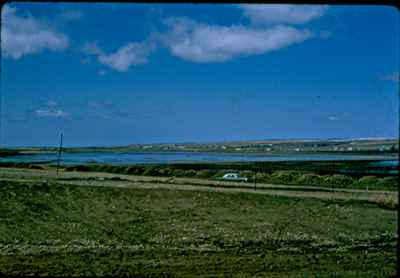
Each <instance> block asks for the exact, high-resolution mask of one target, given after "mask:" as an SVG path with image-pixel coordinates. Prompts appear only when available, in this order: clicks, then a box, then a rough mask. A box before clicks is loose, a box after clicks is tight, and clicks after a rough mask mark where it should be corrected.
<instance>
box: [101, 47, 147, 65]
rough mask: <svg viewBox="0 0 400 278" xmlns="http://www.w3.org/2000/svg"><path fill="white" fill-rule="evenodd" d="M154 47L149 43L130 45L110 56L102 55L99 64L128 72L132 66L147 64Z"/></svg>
mask: <svg viewBox="0 0 400 278" xmlns="http://www.w3.org/2000/svg"><path fill="white" fill-rule="evenodd" d="M151 51H152V47H151V46H150V45H148V44H147V43H128V44H127V45H125V46H123V47H121V48H120V49H118V50H117V51H116V52H114V53H111V54H109V55H104V54H103V55H100V56H99V62H100V63H102V64H103V65H106V66H109V67H110V68H113V69H115V70H117V71H127V70H128V69H129V67H130V66H131V65H140V64H146V63H147V62H148V60H147V56H148V55H149V54H150V52H151Z"/></svg>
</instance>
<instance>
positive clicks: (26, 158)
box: [0, 152, 397, 165]
mask: <svg viewBox="0 0 400 278" xmlns="http://www.w3.org/2000/svg"><path fill="white" fill-rule="evenodd" d="M57 156H58V154H56V153H49V154H35V155H21V156H14V157H4V158H0V162H26V163H38V162H39V163H40V162H49V163H56V161H57ZM379 159H382V160H385V159H388V157H385V156H367V155H343V154H342V155H340V154H286V155H256V154H230V153H206V152H171V153H165V152H164V153H162V152H151V153H150V152H141V153H140V152H135V153H115V152H112V153H111V152H109V153H107V152H87V153H63V154H62V158H61V164H66V165H72V164H84V163H88V162H91V163H94V162H96V163H106V164H114V165H122V164H145V163H177V162H233V161H239V162H245V161H318V160H379ZM389 159H390V158H389ZM390 161H392V162H389V163H397V161H396V160H394V159H393V158H392V159H391V160H390Z"/></svg>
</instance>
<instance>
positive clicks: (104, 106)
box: [87, 100, 114, 109]
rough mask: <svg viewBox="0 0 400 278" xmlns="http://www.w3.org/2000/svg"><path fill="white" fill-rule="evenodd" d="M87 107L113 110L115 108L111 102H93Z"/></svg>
mask: <svg viewBox="0 0 400 278" xmlns="http://www.w3.org/2000/svg"><path fill="white" fill-rule="evenodd" d="M87 105H88V106H89V107H90V108H94V109H111V108H113V107H114V103H113V102H112V101H110V100H91V101H89V102H88V103H87Z"/></svg>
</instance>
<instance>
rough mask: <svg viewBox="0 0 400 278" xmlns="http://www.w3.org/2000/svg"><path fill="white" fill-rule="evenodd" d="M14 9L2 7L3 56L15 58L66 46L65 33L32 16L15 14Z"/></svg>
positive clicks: (57, 49) (59, 49)
mask: <svg viewBox="0 0 400 278" xmlns="http://www.w3.org/2000/svg"><path fill="white" fill-rule="evenodd" d="M16 11H17V10H16V8H12V7H9V6H8V5H6V6H4V7H3V9H2V26H1V27H2V28H1V43H2V45H1V46H2V53H3V55H4V56H5V57H10V58H12V59H15V60H17V59H19V58H21V57H22V56H24V55H30V54H36V53H41V52H43V51H45V50H50V51H61V50H64V49H66V48H67V47H68V45H69V41H68V37H67V36H66V35H64V34H63V33H61V32H58V31H56V30H53V29H52V28H51V27H50V26H48V25H46V24H45V23H44V22H42V21H40V20H38V19H35V18H34V17H32V16H27V17H21V16H17V14H16Z"/></svg>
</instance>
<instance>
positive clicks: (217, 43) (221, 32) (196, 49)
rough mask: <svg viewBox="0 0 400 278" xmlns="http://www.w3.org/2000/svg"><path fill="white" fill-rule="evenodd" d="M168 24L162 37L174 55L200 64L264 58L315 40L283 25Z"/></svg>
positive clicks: (180, 21)
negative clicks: (265, 54)
mask: <svg viewBox="0 0 400 278" xmlns="http://www.w3.org/2000/svg"><path fill="white" fill-rule="evenodd" d="M165 23H166V24H167V25H168V26H169V27H170V30H169V32H167V33H166V34H164V35H162V36H161V37H162V40H163V42H164V43H165V44H166V45H167V46H168V48H169V49H170V52H171V54H172V55H174V56H177V57H180V58H182V59H185V60H189V61H192V62H197V63H208V62H224V61H228V60H231V59H233V58H235V57H239V56H248V55H255V54H263V53H267V52H270V51H274V50H278V49H281V48H284V47H288V46H289V45H292V44H295V43H301V42H303V41H305V40H307V39H310V38H311V37H312V33H311V32H310V31H309V30H307V29H305V30H299V29H295V28H293V27H289V26H282V25H278V26H275V27H271V28H254V27H246V26H242V25H232V26H218V25H207V24H201V23H197V22H195V21H192V20H189V19H185V18H170V19H168V20H166V21H165Z"/></svg>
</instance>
